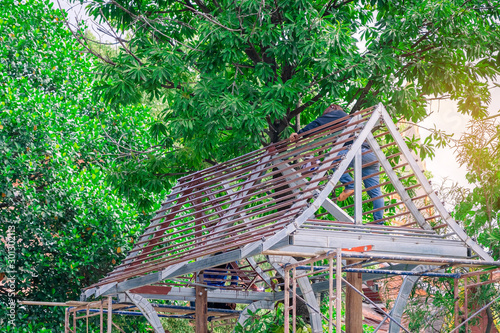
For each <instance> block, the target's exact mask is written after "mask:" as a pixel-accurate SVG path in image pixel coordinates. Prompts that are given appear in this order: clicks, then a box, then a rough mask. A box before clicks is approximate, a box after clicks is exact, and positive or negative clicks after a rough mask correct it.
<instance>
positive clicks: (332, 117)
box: [290, 104, 384, 224]
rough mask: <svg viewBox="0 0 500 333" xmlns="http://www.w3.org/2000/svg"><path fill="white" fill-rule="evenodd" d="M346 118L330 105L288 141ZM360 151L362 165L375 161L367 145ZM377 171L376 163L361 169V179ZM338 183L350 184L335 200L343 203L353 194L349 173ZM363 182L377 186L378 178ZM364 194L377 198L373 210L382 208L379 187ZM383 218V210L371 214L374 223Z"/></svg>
mask: <svg viewBox="0 0 500 333" xmlns="http://www.w3.org/2000/svg"><path fill="white" fill-rule="evenodd" d="M347 116H348V115H347V113H345V112H344V110H343V109H342V107H340V106H339V105H337V104H331V105H330V106H329V107H327V108H326V109H325V111H324V112H323V115H322V116H320V117H318V118H317V119H316V120H314V121H312V122H310V123H309V124H307V125H306V126H305V127H304V128H302V129H301V130H300V131H298V133H292V135H290V141H291V142H295V141H297V140H298V139H299V134H301V133H304V132H308V131H310V130H312V129H314V128H316V127H319V126H322V125H326V124H328V123H331V122H334V121H336V120H338V119H341V118H344V117H347ZM313 133H314V132H313ZM310 134H312V133H310ZM310 134H309V135H310ZM350 144H352V141H351V142H347V143H346V145H350ZM361 150H362V153H364V154H363V155H362V164H368V163H370V162H374V161H377V158H376V156H375V154H374V153H373V152H372V151H370V146H369V145H368V143H366V142H363V144H362V145H361ZM348 151H349V150H348V149H344V150H342V151H340V152H339V153H338V155H337V156H343V155H345V154H347V152H348ZM353 162H354V161H351V164H350V165H349V167H352V166H353ZM379 171H380V166H379V163H378V162H377V163H374V164H371V165H369V166H366V167H363V168H362V177H363V178H364V177H366V176H369V175H373V174H375V173H377V172H379ZM340 182H341V183H342V184H346V183H350V184H347V185H345V187H344V191H343V192H342V193H341V194H340V195H339V196H338V198H337V201H344V200H346V199H347V198H348V197H350V196H351V195H353V194H354V182H353V179H352V177H351V175H349V173H344V174H343V175H342V177H340ZM363 182H364V184H365V188H369V187H373V186H376V185H379V176H378V175H374V176H373V177H368V178H366V179H364V180H363ZM366 192H367V193H368V195H369V196H370V198H377V199H375V200H373V209H378V208H382V207H384V199H383V198H382V197H381V196H382V191H381V190H380V187H376V188H373V189H370V190H368V191H366ZM383 217H384V210H383V209H380V210H377V211H375V212H374V213H373V220H374V221H377V220H382V219H383ZM383 223H384V222H383V221H379V222H378V223H377V224H383Z"/></svg>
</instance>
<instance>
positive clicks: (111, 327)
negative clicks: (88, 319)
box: [108, 297, 113, 333]
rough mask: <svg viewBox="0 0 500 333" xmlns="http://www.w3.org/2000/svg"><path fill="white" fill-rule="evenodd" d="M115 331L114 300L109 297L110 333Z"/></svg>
mask: <svg viewBox="0 0 500 333" xmlns="http://www.w3.org/2000/svg"><path fill="white" fill-rule="evenodd" d="M112 331H113V299H112V298H111V297H108V333H112Z"/></svg>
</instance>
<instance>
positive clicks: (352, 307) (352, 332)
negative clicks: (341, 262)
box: [345, 260, 363, 333]
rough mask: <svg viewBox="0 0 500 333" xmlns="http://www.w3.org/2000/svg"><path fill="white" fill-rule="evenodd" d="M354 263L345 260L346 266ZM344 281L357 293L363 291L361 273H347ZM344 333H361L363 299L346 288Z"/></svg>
mask: <svg viewBox="0 0 500 333" xmlns="http://www.w3.org/2000/svg"><path fill="white" fill-rule="evenodd" d="M353 263H355V261H351V260H347V265H349V264H353ZM346 275H347V276H346V280H347V282H349V283H350V284H352V285H353V286H354V287H355V288H356V289H358V290H359V291H362V290H363V286H362V285H363V280H362V277H361V273H347V274H346ZM345 326H346V333H363V297H362V296H361V295H359V294H358V293H357V292H355V291H354V290H352V288H350V287H346V325H345Z"/></svg>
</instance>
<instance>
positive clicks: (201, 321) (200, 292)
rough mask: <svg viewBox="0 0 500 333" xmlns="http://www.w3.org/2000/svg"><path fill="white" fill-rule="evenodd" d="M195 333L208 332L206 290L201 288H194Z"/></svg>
mask: <svg viewBox="0 0 500 333" xmlns="http://www.w3.org/2000/svg"><path fill="white" fill-rule="evenodd" d="M195 292H196V303H195V314H196V333H207V332H208V324H207V323H208V310H207V289H205V288H204V287H202V286H196V288H195Z"/></svg>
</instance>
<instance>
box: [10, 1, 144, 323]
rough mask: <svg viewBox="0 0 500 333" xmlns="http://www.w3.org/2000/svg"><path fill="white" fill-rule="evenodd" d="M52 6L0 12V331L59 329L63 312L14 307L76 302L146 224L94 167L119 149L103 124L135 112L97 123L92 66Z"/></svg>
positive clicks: (44, 4)
mask: <svg viewBox="0 0 500 333" xmlns="http://www.w3.org/2000/svg"><path fill="white" fill-rule="evenodd" d="M52 6H53V5H52V4H51V3H50V1H48V0H44V1H37V0H33V1H27V2H25V3H23V4H21V3H17V2H16V3H14V1H4V2H3V3H2V6H0V77H1V78H0V81H1V84H0V154H1V156H2V158H1V159H0V174H1V177H0V195H1V196H0V230H1V233H0V235H1V237H0V239H1V242H0V247H1V250H0V273H1V274H0V279H3V280H2V281H1V282H0V297H1V304H2V305H1V307H0V326H2V327H3V328H4V327H7V326H11V327H12V326H13V325H12V324H15V325H16V329H17V330H18V331H20V332H24V331H26V332H41V331H43V329H44V328H45V329H47V330H49V329H50V330H54V331H62V330H63V328H62V324H63V323H64V319H63V318H64V315H63V314H64V312H63V310H62V308H55V307H29V306H27V307H23V306H19V305H16V304H15V303H16V302H17V301H19V300H38V301H67V300H73V299H78V295H79V294H80V291H81V289H82V288H83V287H86V286H88V285H89V284H91V283H93V282H96V281H97V279H99V278H100V277H101V276H102V275H103V274H105V273H107V272H109V271H110V270H111V269H112V267H113V265H114V264H115V263H118V262H119V260H120V259H121V258H122V256H123V253H122V252H124V251H125V250H126V247H127V246H128V245H129V244H130V241H131V239H132V238H133V237H135V235H136V233H140V231H141V229H142V226H143V223H144V222H145V221H146V219H147V218H148V215H145V214H143V213H142V212H138V211H137V210H136V209H135V208H134V207H132V206H131V205H129V204H127V203H126V202H125V201H124V200H121V199H120V198H119V197H118V196H116V195H115V194H113V191H112V189H111V188H110V187H109V185H107V184H106V182H105V180H104V178H105V177H104V174H103V172H102V166H101V165H102V164H106V161H107V160H108V157H107V156H106V155H103V154H102V153H101V152H108V153H112V152H113V151H114V150H116V149H115V145H113V144H110V143H109V142H108V141H106V140H104V139H103V133H102V131H103V126H104V127H106V126H111V125H112V123H113V122H125V123H126V122H128V120H126V119H125V120H124V119H123V117H129V118H130V116H131V114H135V110H133V109H130V110H128V112H129V113H128V114H127V113H126V112H125V111H124V112H123V113H122V114H121V115H115V116H112V115H111V114H106V115H107V116H106V117H101V119H99V118H98V117H97V116H98V111H99V110H100V109H101V108H103V106H102V105H100V104H91V103H89V101H90V100H91V98H90V97H91V96H90V94H91V90H90V87H91V85H92V80H93V77H92V74H90V73H88V71H89V69H90V68H91V67H92V59H90V58H89V57H88V56H86V55H85V54H82V52H81V50H82V49H81V48H80V47H79V46H78V43H77V42H76V41H75V39H74V38H73V37H72V35H71V33H70V32H69V31H68V30H67V29H66V28H65V26H64V25H63V22H62V17H63V14H62V13H61V12H60V11H59V10H54V9H53V8H52ZM140 119H141V118H140V117H138V118H136V120H135V121H136V122H137V123H140ZM11 301H12V302H14V303H11ZM12 304H13V305H14V309H15V315H14V316H13V317H10V316H8V314H10V309H8V308H7V307H6V306H8V305H12ZM7 320H8V322H7Z"/></svg>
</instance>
